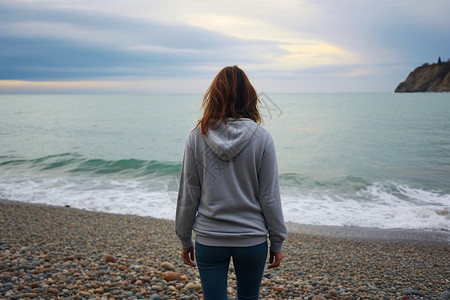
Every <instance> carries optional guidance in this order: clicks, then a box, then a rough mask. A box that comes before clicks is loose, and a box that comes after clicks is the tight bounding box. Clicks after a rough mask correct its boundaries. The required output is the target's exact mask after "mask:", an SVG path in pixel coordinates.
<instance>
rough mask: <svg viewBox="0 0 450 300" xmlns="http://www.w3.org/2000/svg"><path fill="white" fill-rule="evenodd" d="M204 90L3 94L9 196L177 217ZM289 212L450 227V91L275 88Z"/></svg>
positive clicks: (267, 119) (321, 221)
mask: <svg viewBox="0 0 450 300" xmlns="http://www.w3.org/2000/svg"><path fill="white" fill-rule="evenodd" d="M201 98H202V95H192V94H190V95H181V94H177V95H0V107H1V109H0V199H7V200H16V201H23V202H30V203H46V204H51V205H61V206H63V205H70V206H72V207H76V208H82V209H87V210H93V211H104V212H112V213H122V214H136V215H141V216H151V217H156V218H165V219H174V215H175V205H176V196H177V188H178V182H179V173H180V170H181V161H182V156H183V149H184V142H185V139H186V136H187V134H188V132H189V130H190V129H192V128H193V127H194V125H195V123H196V121H197V119H198V118H199V117H200V115H201V111H200V104H201ZM260 98H261V107H260V110H261V113H262V115H263V117H264V121H263V124H262V126H264V127H266V128H267V129H268V130H269V131H270V132H271V133H272V136H273V138H274V140H275V143H276V149H277V154H278V162H279V172H280V185H281V193H282V202H283V209H284V214H285V219H286V221H288V222H293V223H299V224H315V225H334V226H356V227H375V228H402V229H423V230H436V231H447V232H448V231H450V94H448V93H447V94H446V93H441V94H433V93H432V94H393V93H386V94H383V93H380V94H375V93H367V94H266V93H261V94H260Z"/></svg>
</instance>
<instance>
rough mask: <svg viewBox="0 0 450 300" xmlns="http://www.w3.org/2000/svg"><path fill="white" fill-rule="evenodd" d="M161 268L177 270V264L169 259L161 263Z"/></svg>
mask: <svg viewBox="0 0 450 300" xmlns="http://www.w3.org/2000/svg"><path fill="white" fill-rule="evenodd" d="M161 268H163V269H166V270H169V271H175V266H174V265H173V264H171V263H170V262H167V261H165V262H163V263H162V264H161Z"/></svg>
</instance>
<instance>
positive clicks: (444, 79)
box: [395, 61, 450, 93]
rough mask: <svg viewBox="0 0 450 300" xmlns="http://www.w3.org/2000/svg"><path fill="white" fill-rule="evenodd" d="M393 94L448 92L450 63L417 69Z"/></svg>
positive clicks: (449, 86) (427, 65)
mask: <svg viewBox="0 0 450 300" xmlns="http://www.w3.org/2000/svg"><path fill="white" fill-rule="evenodd" d="M395 92H396V93H404V92H450V61H448V62H445V63H437V64H431V65H430V64H424V65H422V66H420V67H417V68H416V69H415V70H414V71H412V72H411V73H410V74H409V75H408V77H407V78H406V80H405V81H403V82H402V83H400V84H399V85H398V86H397V88H396V89H395Z"/></svg>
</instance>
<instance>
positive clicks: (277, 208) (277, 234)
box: [258, 141, 287, 252]
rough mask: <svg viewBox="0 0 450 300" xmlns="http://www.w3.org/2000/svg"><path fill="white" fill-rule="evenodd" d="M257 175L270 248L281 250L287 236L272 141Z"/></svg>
mask: <svg viewBox="0 0 450 300" xmlns="http://www.w3.org/2000/svg"><path fill="white" fill-rule="evenodd" d="M258 176H259V201H260V203H261V208H262V211H263V214H264V218H265V220H266V224H267V228H268V230H269V240H270V250H272V251H274V252H281V251H282V247H283V241H284V240H285V238H286V236H287V230H286V225H285V224H284V218H283V211H282V207H281V197H280V189H279V185H278V164H277V158H276V153H275V146H274V144H273V141H271V142H270V144H269V145H268V146H267V148H266V149H265V151H264V153H263V157H262V161H261V167H260V170H259V173H258Z"/></svg>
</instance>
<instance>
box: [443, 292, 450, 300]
mask: <svg viewBox="0 0 450 300" xmlns="http://www.w3.org/2000/svg"><path fill="white" fill-rule="evenodd" d="M441 299H442V300H450V292H449V291H445V292H443V293H442V294H441Z"/></svg>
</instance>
